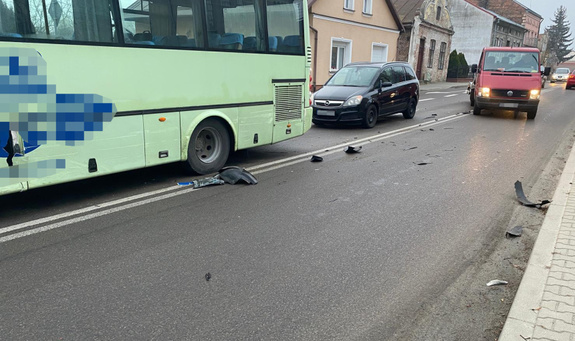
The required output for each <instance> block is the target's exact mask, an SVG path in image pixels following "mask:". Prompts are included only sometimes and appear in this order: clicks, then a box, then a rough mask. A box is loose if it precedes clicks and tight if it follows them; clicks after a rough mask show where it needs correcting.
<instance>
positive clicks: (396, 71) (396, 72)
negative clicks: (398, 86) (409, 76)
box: [391, 66, 405, 84]
mask: <svg viewBox="0 0 575 341" xmlns="http://www.w3.org/2000/svg"><path fill="white" fill-rule="evenodd" d="M391 71H392V79H393V84H395V83H400V82H404V81H405V71H404V70H403V66H393V67H392V68H391Z"/></svg>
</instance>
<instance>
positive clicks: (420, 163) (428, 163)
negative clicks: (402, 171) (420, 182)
mask: <svg viewBox="0 0 575 341" xmlns="http://www.w3.org/2000/svg"><path fill="white" fill-rule="evenodd" d="M414 163H415V162H414ZM415 164H416V165H418V166H425V165H430V164H431V162H419V163H415Z"/></svg>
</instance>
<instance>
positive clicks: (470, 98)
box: [469, 92, 475, 106]
mask: <svg viewBox="0 0 575 341" xmlns="http://www.w3.org/2000/svg"><path fill="white" fill-rule="evenodd" d="M469 103H470V104H471V106H474V105H475V94H474V93H473V92H472V93H470V94H469Z"/></svg>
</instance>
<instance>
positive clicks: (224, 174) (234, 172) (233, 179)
mask: <svg viewBox="0 0 575 341" xmlns="http://www.w3.org/2000/svg"><path fill="white" fill-rule="evenodd" d="M224 183H228V184H231V185H235V184H237V183H245V184H248V185H255V184H257V183H258V180H257V179H256V178H255V177H254V176H253V175H252V174H251V173H250V172H248V171H247V170H245V169H244V168H241V167H237V166H230V167H225V168H222V170H221V171H220V172H219V173H218V174H216V175H214V176H212V177H209V178H203V179H197V180H194V181H191V182H178V185H180V186H189V185H193V186H194V188H201V187H206V186H212V185H223V184H224Z"/></svg>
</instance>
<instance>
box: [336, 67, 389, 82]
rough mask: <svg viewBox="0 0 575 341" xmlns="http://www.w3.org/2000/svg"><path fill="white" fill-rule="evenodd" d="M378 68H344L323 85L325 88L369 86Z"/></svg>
mask: <svg viewBox="0 0 575 341" xmlns="http://www.w3.org/2000/svg"><path fill="white" fill-rule="evenodd" d="M379 70H380V69H379V67H373V66H355V65H354V66H346V67H344V68H342V69H340V70H339V71H338V72H337V73H336V74H335V75H333V77H331V79H330V80H329V81H328V82H327V83H326V84H325V85H326V86H330V85H331V86H369V85H370V84H371V82H372V81H373V79H374V78H375V77H376V76H377V75H378V73H379Z"/></svg>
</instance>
